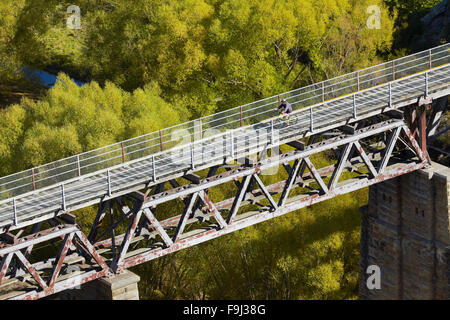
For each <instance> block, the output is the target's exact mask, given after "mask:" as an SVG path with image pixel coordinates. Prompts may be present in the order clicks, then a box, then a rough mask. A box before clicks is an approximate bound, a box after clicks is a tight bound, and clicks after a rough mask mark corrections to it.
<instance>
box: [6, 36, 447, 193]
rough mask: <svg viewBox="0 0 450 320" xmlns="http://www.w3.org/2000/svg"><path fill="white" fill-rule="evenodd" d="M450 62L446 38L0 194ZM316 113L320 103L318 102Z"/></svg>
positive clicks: (58, 165) (60, 165) (32, 176)
mask: <svg viewBox="0 0 450 320" xmlns="http://www.w3.org/2000/svg"><path fill="white" fill-rule="evenodd" d="M449 62H450V44H445V45H442V46H439V47H436V48H433V49H430V50H426V51H423V52H419V53H416V54H413V55H411V56H407V57H404V58H400V59H396V60H394V61H390V62H386V63H383V64H380V65H377V66H373V67H370V68H367V69H363V70H360V71H357V72H353V73H350V74H346V75H343V76H340V77H336V78H333V79H329V80H326V81H323V82H320V83H316V84H312V85H310V86H307V87H303V88H299V89H296V90H293V91H290V92H286V93H283V94H280V95H279V96H278V95H277V96H273V97H269V98H266V99H263V100H260V101H256V102H253V103H249V104H246V105H243V106H240V107H237V108H233V109H230V110H227V111H223V112H220V113H216V114H213V115H211V116H207V117H203V118H200V119H197V120H194V121H189V122H186V123H183V124H180V125H176V126H173V127H170V128H166V129H163V130H160V131H157V132H152V133H149V134H146V135H143V136H140V137H137V138H133V139H130V140H126V141H123V142H119V143H116V144H113V145H110V146H106V147H103V148H99V149H96V150H92V151H89V152H85V153H82V154H79V155H75V156H72V157H69V158H66V159H62V160H58V161H55V162H53V163H49V164H45V165H42V166H39V167H36V168H32V169H30V170H26V171H22V172H19V173H15V174H12V175H9V176H5V177H2V178H0V200H1V199H7V198H12V197H15V196H18V195H20V194H24V193H27V192H32V191H35V190H38V189H42V188H46V187H48V186H51V185H54V184H58V183H61V182H64V181H67V180H69V179H74V178H77V177H80V176H84V175H86V174H90V173H93V172H96V171H99V170H103V169H107V168H109V167H112V166H116V165H119V164H122V163H126V162H129V161H133V160H136V159H140V158H143V157H146V156H149V155H152V154H157V153H159V152H162V151H166V150H169V149H171V148H173V147H175V146H180V145H186V144H189V143H191V142H194V141H198V140H201V139H203V138H204V137H207V136H211V135H215V134H217V133H219V132H225V131H228V130H231V129H236V128H240V127H245V126H248V125H251V124H255V123H258V122H261V121H264V120H267V119H270V118H272V117H274V116H276V115H277V111H276V107H277V105H278V100H279V99H286V100H287V101H288V102H290V103H291V104H292V106H293V108H294V110H300V109H302V108H305V107H308V106H311V105H315V104H318V103H323V102H326V101H328V100H330V99H334V98H337V97H340V96H344V95H346V94H350V93H354V92H358V91H360V90H364V89H367V88H372V87H375V86H378V85H381V84H384V83H387V82H389V81H393V80H396V79H400V78H403V77H406V76H409V75H413V74H416V73H418V72H422V71H425V70H429V69H432V68H435V67H438V66H442V65H444V64H447V63H449ZM374 99H381V97H374ZM322 108H324V107H322ZM317 113H318V116H319V117H320V116H321V115H320V113H321V108H320V107H318V108H317ZM309 118H310V117H309ZM305 119H306V118H305ZM310 120H311V119H309V120H308V121H310ZM304 121H307V120H304ZM310 126H313V125H310Z"/></svg>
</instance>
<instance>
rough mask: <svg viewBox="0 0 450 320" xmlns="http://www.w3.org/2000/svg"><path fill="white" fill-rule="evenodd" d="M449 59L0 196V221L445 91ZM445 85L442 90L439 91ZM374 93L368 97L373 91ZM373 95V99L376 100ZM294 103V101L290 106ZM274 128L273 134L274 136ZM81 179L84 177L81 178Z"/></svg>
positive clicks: (26, 218)
mask: <svg viewBox="0 0 450 320" xmlns="http://www.w3.org/2000/svg"><path fill="white" fill-rule="evenodd" d="M449 84H450V64H448V63H447V64H446V65H444V66H441V67H437V68H433V69H432V70H427V71H424V72H420V73H418V74H414V75H410V76H407V77H405V78H401V79H397V80H395V81H391V82H389V83H387V84H382V85H378V86H376V87H372V88H368V89H364V90H362V91H360V92H355V93H351V94H348V95H345V96H342V97H338V98H335V99H332V100H329V101H324V102H321V103H317V104H315V105H312V106H309V107H307V108H303V109H300V110H297V111H295V112H293V113H292V115H291V118H290V119H292V121H293V123H292V124H291V125H290V126H289V128H286V127H283V123H284V121H283V119H282V117H276V118H271V119H266V120H264V121H261V122H259V123H257V124H253V125H250V126H245V127H242V128H236V129H233V130H229V131H227V132H224V133H219V134H217V135H214V136H212V137H204V138H203V139H201V140H198V141H195V142H194V143H190V144H189V145H187V146H186V145H179V146H176V147H174V148H172V149H170V150H166V151H162V152H158V153H155V154H152V155H149V156H146V157H143V158H139V159H136V160H133V161H129V162H127V163H125V164H119V165H115V166H112V167H108V168H107V169H103V170H100V171H97V172H94V173H91V174H88V175H85V176H83V177H82V179H81V181H80V179H79V178H72V179H70V180H66V181H64V182H62V183H59V184H55V185H52V186H48V187H45V188H42V189H40V192H38V193H36V192H28V193H26V194H21V195H20V196H18V197H16V198H12V199H7V200H4V201H0V226H4V225H6V224H14V225H18V224H19V223H21V224H22V225H24V224H26V223H30V221H31V220H32V219H34V218H39V216H40V215H42V214H48V213H52V212H54V211H57V210H60V209H63V210H65V209H66V208H67V206H70V207H72V208H73V206H74V205H76V204H80V203H83V205H86V203H88V202H89V201H93V200H95V199H98V198H99V197H103V196H105V195H111V194H115V193H116V192H118V191H120V190H123V189H124V188H130V187H133V188H134V187H135V186H136V185H137V184H139V183H143V182H144V181H145V183H147V182H148V181H152V180H153V182H154V183H159V182H160V181H164V179H168V178H170V177H171V176H172V177H173V175H176V174H179V173H182V172H185V171H186V170H188V169H194V168H195V167H207V166H210V165H211V164H215V163H222V162H223V159H224V157H231V159H236V158H238V157H240V156H241V155H242V154H251V153H255V152H259V151H261V150H263V149H264V148H265V147H266V146H267V144H268V143H269V144H272V145H276V144H277V141H281V140H283V141H286V140H287V139H292V138H295V137H298V136H299V135H301V134H304V133H306V132H312V133H314V132H318V131H320V130H327V128H331V127H333V126H334V127H336V126H338V125H342V122H346V121H348V120H349V119H351V118H358V119H361V118H364V117H368V116H370V114H371V113H373V112H380V110H384V109H385V108H386V106H389V105H392V103H395V104H397V103H400V102H404V101H408V100H409V99H411V98H412V97H415V98H417V97H418V96H421V95H424V94H425V95H426V91H427V90H428V89H430V90H431V92H437V91H439V90H440V91H441V94H444V93H445V94H448V90H449V88H448V86H449ZM444 89H445V90H444ZM374 95H376V96H377V98H376V99H374V98H373V96H374ZM376 100H378V102H377V101H376ZM295 103H296V102H294V105H295ZM275 133H276V135H277V136H278V139H274V137H275ZM83 179H84V180H85V181H83Z"/></svg>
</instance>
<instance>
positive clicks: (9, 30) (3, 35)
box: [0, 0, 25, 85]
mask: <svg viewBox="0 0 450 320" xmlns="http://www.w3.org/2000/svg"><path fill="white" fill-rule="evenodd" d="M24 3H25V0H18V1H1V2H0V85H1V84H4V83H5V82H8V81H11V80H14V79H17V77H18V74H19V72H20V65H19V63H18V57H17V54H16V50H15V48H14V46H13V45H12V40H13V38H14V35H15V32H16V30H17V29H16V22H17V16H18V15H19V13H20V12H21V9H22V7H23V5H24Z"/></svg>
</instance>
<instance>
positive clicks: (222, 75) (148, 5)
mask: <svg viewBox="0 0 450 320" xmlns="http://www.w3.org/2000/svg"><path fill="white" fill-rule="evenodd" d="M72 2H73V1H55V0H52V1H45V0H36V1H34V0H33V1H27V5H26V7H25V9H24V10H23V11H22V13H21V15H20V18H19V28H18V32H17V33H16V37H15V46H16V47H17V48H18V49H17V50H18V52H19V53H20V56H21V59H22V60H23V61H24V63H26V64H28V65H32V66H35V67H40V68H45V69H49V70H51V69H52V68H54V65H57V66H58V67H59V68H60V70H64V71H66V72H68V73H69V74H71V75H72V76H74V77H81V78H82V79H86V80H90V79H93V80H96V81H99V82H100V83H104V82H105V81H107V80H109V81H112V82H113V83H115V84H116V85H119V86H121V87H123V88H124V89H127V90H134V89H136V88H138V87H143V86H144V85H145V84H146V83H150V82H155V83H157V84H158V86H159V87H160V88H161V90H162V95H163V96H164V97H166V98H167V99H168V101H170V102H171V103H172V104H177V105H179V106H182V107H183V108H184V109H185V110H186V111H188V112H189V116H190V117H191V118H193V117H198V116H200V115H206V114H209V113H211V112H212V111H214V110H217V109H219V110H222V109H226V108H229V107H233V106H236V105H239V104H242V103H244V102H249V101H252V100H254V99H257V98H262V97H266V96H268V95H272V94H275V93H279V92H281V91H287V90H290V89H293V88H296V87H299V86H302V85H305V84H308V83H311V82H314V81H317V80H320V79H323V78H325V77H331V76H334V75H338V74H342V73H346V72H348V71H351V70H354V69H356V68H360V67H364V66H367V65H369V64H372V63H374V61H376V54H377V52H380V51H385V50H387V49H388V48H389V46H390V44H391V41H392V31H393V28H392V27H393V19H392V18H390V17H389V15H388V10H387V9H386V8H385V7H384V4H383V2H382V0H370V1H369V0H359V1H356V0H326V1H323V0H305V1H302V3H301V5H298V3H297V2H296V1H292V0H281V1H276V0H265V1H253V0H239V1H237V0H195V1H194V0H183V1H179V0H136V1H134V3H133V6H130V5H129V1H125V0H118V1H114V2H112V1H97V2H92V1H87V0H79V1H75V3H72ZM71 4H77V5H79V6H80V8H81V13H82V16H81V18H82V20H81V23H82V27H81V29H80V30H70V29H68V28H67V26H66V25H65V23H66V19H67V17H68V15H67V14H66V12H65V9H66V8H67V7H68V6H69V5H71ZM370 5H378V6H379V7H380V8H381V9H382V11H381V19H382V25H381V29H368V28H367V27H366V21H367V19H368V18H369V14H368V13H367V12H366V9H367V7H368V6H370ZM35 21H40V23H39V26H35ZM25 40H26V41H25ZM30 48H31V49H32V50H30Z"/></svg>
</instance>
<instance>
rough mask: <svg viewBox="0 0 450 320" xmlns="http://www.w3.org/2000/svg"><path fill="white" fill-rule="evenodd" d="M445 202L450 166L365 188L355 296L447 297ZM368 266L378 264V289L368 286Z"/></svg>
mask: <svg viewBox="0 0 450 320" xmlns="http://www.w3.org/2000/svg"><path fill="white" fill-rule="evenodd" d="M449 204H450V168H447V167H444V166H442V165H439V164H436V163H433V165H432V167H431V168H429V169H424V170H419V171H416V172H413V173H410V174H407V175H404V176H401V177H399V178H396V179H393V180H389V181H385V182H383V183H379V184H376V185H374V186H371V187H370V191H369V204H368V206H366V207H363V208H361V212H362V228H361V258H360V277H359V297H360V299H366V300H378V299H389V300H391V299H393V300H398V299H405V300H408V299H425V300H428V299H450V222H449V220H450V219H449ZM370 266H378V267H379V271H380V272H379V275H380V277H379V279H380V281H379V284H380V288H379V289H377V288H373V285H372V286H370V287H371V289H369V288H368V286H367V283H368V280H369V282H370V283H372V284H374V283H376V282H373V281H376V278H374V276H376V273H377V271H375V272H374V271H373V270H371V269H373V268H369V267H370ZM368 268H369V270H370V272H369V273H368ZM375 269H376V268H375ZM374 279H375V280H374Z"/></svg>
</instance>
